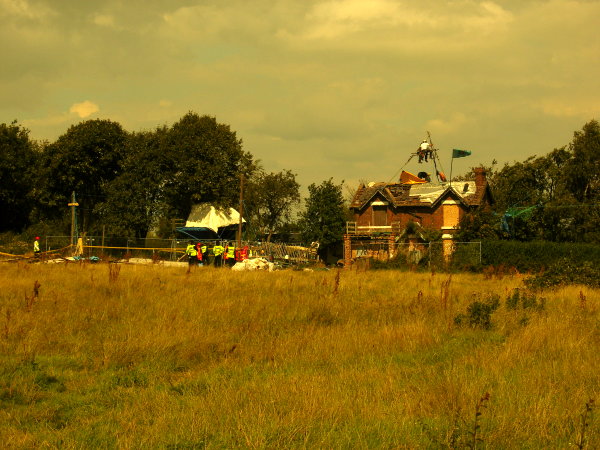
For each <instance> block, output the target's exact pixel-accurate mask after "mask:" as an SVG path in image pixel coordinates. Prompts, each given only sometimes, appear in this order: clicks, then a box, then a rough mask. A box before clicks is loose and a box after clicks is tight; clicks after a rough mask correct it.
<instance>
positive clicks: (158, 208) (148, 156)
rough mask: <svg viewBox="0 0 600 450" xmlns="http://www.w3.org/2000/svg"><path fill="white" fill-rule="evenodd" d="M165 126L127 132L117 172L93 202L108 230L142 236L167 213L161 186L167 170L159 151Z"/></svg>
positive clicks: (167, 160) (119, 233)
mask: <svg viewBox="0 0 600 450" xmlns="http://www.w3.org/2000/svg"><path fill="white" fill-rule="evenodd" d="M166 133H167V129H166V128H165V127H159V128H157V129H156V130H155V131H153V132H152V131H144V132H140V133H133V134H131V135H129V137H128V139H127V141H126V143H125V152H124V158H123V161H122V171H121V173H120V174H119V175H118V176H117V177H116V178H115V179H114V180H113V181H112V182H110V183H109V184H108V185H107V187H106V189H105V192H106V199H105V201H103V202H101V203H99V204H98V206H97V210H98V212H99V213H100V214H101V217H102V222H103V223H104V224H106V225H108V227H109V233H111V234H114V235H118V236H131V237H137V238H144V237H146V235H147V234H148V232H149V231H150V230H151V229H152V228H153V227H155V226H156V225H157V223H158V220H159V219H160V218H161V217H163V216H165V215H166V214H167V210H168V207H167V205H166V204H165V201H164V193H163V189H162V186H163V185H164V183H165V174H168V173H169V171H170V170H171V164H170V160H169V159H168V158H167V156H166V155H165V153H164V152H163V151H162V146H161V142H162V140H163V139H164V137H165V135H166Z"/></svg>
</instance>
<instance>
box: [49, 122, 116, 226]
mask: <svg viewBox="0 0 600 450" xmlns="http://www.w3.org/2000/svg"><path fill="white" fill-rule="evenodd" d="M126 137H127V133H126V132H125V131H124V130H123V128H122V127H121V125H119V124H118V123H116V122H111V121H110V120H100V119H96V120H88V121H85V122H81V123H79V124H77V125H73V126H71V127H70V128H69V129H68V130H67V132H66V133H65V134H63V135H62V136H60V137H59V138H58V139H57V140H56V142H54V143H52V144H50V145H48V146H47V147H46V149H45V151H44V166H45V170H44V174H43V185H42V189H41V190H40V197H39V200H40V203H41V204H42V205H44V206H43V209H44V211H43V214H44V215H45V216H46V217H48V218H58V217H61V216H62V215H64V214H65V213H67V211H68V209H67V203H68V202H69V201H70V200H71V193H72V192H73V191H75V193H76V196H77V197H76V198H77V200H78V202H79V203H80V208H81V210H82V211H83V229H84V230H89V229H91V228H93V226H94V224H95V220H96V219H97V215H96V214H95V213H96V211H94V208H95V207H96V204H97V203H99V202H101V201H102V200H103V198H104V196H105V188H106V187H107V185H108V184H109V183H110V182H111V181H112V180H114V179H115V178H116V177H117V176H118V175H119V174H120V172H121V160H122V157H123V147H124V143H125V140H126Z"/></svg>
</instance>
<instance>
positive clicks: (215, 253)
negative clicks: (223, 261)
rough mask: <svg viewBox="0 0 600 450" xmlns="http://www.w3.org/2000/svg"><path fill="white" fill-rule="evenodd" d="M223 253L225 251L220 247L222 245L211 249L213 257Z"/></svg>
mask: <svg viewBox="0 0 600 450" xmlns="http://www.w3.org/2000/svg"><path fill="white" fill-rule="evenodd" d="M224 251H225V249H224V248H223V246H222V245H215V246H214V247H213V254H214V255H215V256H219V255H222V254H223V252H224Z"/></svg>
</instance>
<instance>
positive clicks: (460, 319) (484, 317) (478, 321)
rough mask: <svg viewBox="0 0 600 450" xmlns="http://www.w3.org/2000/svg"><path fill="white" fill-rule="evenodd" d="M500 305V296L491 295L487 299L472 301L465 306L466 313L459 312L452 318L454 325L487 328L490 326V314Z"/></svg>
mask: <svg viewBox="0 0 600 450" xmlns="http://www.w3.org/2000/svg"><path fill="white" fill-rule="evenodd" d="M499 306H500V297H498V296H497V295H491V296H490V297H489V298H488V299H487V300H484V301H479V300H477V301H474V302H473V303H471V304H470V305H469V306H468V307H467V314H466V315H465V314H459V315H457V316H456V317H455V318H454V323H455V324H456V325H465V324H468V325H469V326H470V327H471V328H482V329H484V330H489V329H490V328H491V327H492V314H493V313H494V311H496V310H497V309H498V307H499Z"/></svg>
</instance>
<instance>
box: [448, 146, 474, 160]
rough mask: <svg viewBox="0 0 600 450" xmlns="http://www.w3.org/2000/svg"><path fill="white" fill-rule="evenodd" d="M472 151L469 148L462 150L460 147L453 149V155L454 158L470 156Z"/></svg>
mask: <svg viewBox="0 0 600 450" xmlns="http://www.w3.org/2000/svg"><path fill="white" fill-rule="evenodd" d="M470 154H471V152H470V151H469V150H460V149H458V148H455V149H452V157H453V158H463V157H465V156H469V155H470Z"/></svg>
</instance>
